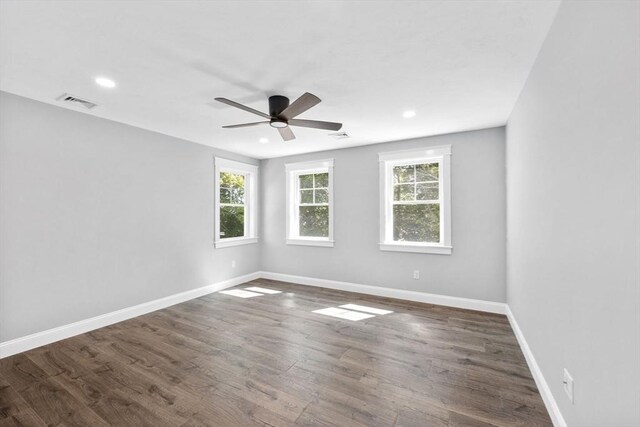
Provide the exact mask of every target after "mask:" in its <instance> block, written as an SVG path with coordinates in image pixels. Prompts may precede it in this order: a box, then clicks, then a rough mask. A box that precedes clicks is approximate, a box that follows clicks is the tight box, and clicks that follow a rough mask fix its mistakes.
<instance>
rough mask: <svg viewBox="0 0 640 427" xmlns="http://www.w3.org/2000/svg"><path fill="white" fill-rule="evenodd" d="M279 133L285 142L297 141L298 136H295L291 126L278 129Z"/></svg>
mask: <svg viewBox="0 0 640 427" xmlns="http://www.w3.org/2000/svg"><path fill="white" fill-rule="evenodd" d="M278 132H280V136H281V137H282V139H284V140H285V141H291V140H292V139H296V136H295V135H294V134H293V131H292V130H291V128H290V127H289V126H287V127H284V128H278Z"/></svg>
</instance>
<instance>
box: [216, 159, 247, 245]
mask: <svg viewBox="0 0 640 427" xmlns="http://www.w3.org/2000/svg"><path fill="white" fill-rule="evenodd" d="M214 163H215V167H214V171H215V179H214V186H215V221H214V223H215V230H214V232H215V234H214V238H213V242H214V246H215V247H216V249H217V248H226V247H229V246H238V245H248V244H251V243H257V242H258V166H255V165H251V164H248V163H242V162H236V161H234V160H228V159H224V158H222V157H215V161H214ZM222 172H229V173H234V174H238V175H244V195H245V208H244V236H242V237H228V238H220V173H222Z"/></svg>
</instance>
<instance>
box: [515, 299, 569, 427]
mask: <svg viewBox="0 0 640 427" xmlns="http://www.w3.org/2000/svg"><path fill="white" fill-rule="evenodd" d="M507 319H509V323H510V324H511V329H513V332H514V333H515V335H516V338H517V340H518V344H520V349H521V350H522V353H523V354H524V357H525V359H526V360H527V365H529V370H530V371H531V374H532V375H533V379H534V380H535V382H536V386H537V387H538V391H540V396H542V400H543V401H544V405H545V406H546V408H547V412H549V416H550V417H551V421H552V422H553V425H554V426H555V427H567V423H566V422H565V421H564V418H563V417H562V413H561V412H560V408H559V407H558V404H557V402H556V400H555V399H554V397H553V394H551V389H550V388H549V384H547V381H546V380H545V379H544V375H542V371H541V370H540V366H538V363H537V362H536V359H535V357H533V353H532V352H531V348H529V344H527V340H526V339H525V338H524V334H523V333H522V330H520V326H518V322H517V321H516V318H515V317H514V316H513V313H512V312H511V309H510V308H509V306H507Z"/></svg>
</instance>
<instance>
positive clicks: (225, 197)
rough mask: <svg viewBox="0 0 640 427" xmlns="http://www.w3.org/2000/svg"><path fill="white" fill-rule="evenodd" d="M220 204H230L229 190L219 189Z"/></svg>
mask: <svg viewBox="0 0 640 427" xmlns="http://www.w3.org/2000/svg"><path fill="white" fill-rule="evenodd" d="M220 203H231V190H230V189H228V188H222V187H220Z"/></svg>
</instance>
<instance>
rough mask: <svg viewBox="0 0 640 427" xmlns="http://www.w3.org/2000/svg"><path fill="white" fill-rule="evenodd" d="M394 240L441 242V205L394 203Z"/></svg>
mask: <svg viewBox="0 0 640 427" xmlns="http://www.w3.org/2000/svg"><path fill="white" fill-rule="evenodd" d="M393 240H394V241H405V242H428V243H440V205H438V204H432V205H394V206H393Z"/></svg>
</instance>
